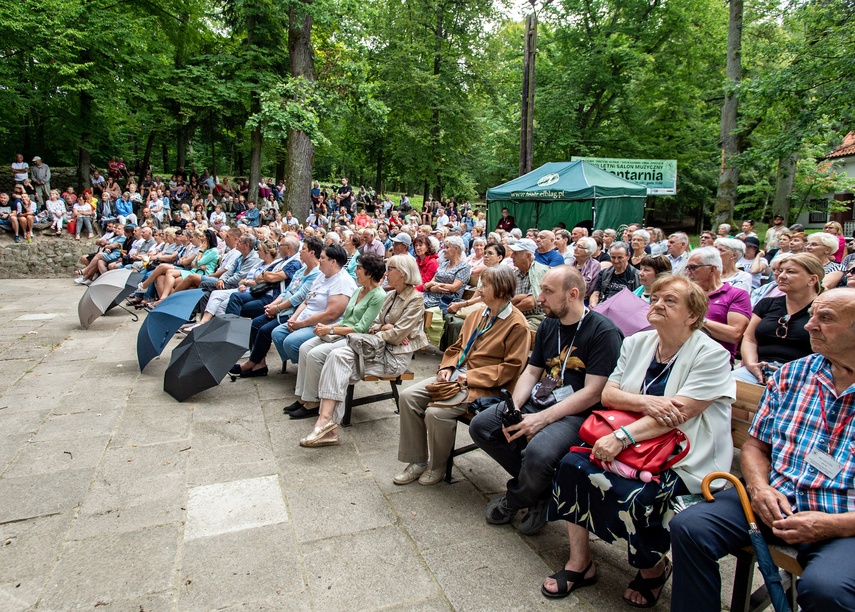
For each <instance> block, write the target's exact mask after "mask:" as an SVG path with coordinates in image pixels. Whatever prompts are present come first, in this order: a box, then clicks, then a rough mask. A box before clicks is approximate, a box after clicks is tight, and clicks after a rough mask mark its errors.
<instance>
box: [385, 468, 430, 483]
mask: <svg viewBox="0 0 855 612" xmlns="http://www.w3.org/2000/svg"><path fill="white" fill-rule="evenodd" d="M425 470H427V466H426V465H418V464H416V463H411V464H409V465H408V466H407V467H405V468H404V471H403V472H401V473H400V474H398V475H397V476H395V477H394V478H393V479H392V482H394V483H395V484H396V485H405V484H410V483H411V482H415V481H416V480H418V479H419V476H421V475H422V474H424V473H425Z"/></svg>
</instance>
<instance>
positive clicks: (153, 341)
mask: <svg viewBox="0 0 855 612" xmlns="http://www.w3.org/2000/svg"><path fill="white" fill-rule="evenodd" d="M203 295H205V292H204V291H202V290H201V289H192V290H190V291H179V292H178V293H173V294H172V295H170V296H168V297H167V298H166V299H164V300H162V301H161V302H160V304H158V305H157V307H156V308H154V309H153V310H152V311H151V312H149V313H148V316H147V317H146V319H145V321H143V324H142V326H140V332H139V334H138V335H137V360H138V361H139V362H140V372H142V371H143V370H144V369H145V367H146V365H148V362H149V361H151V360H152V359H154V358H155V357H157V356H158V355H160V353H161V351H163V348H164V347H165V346H166V344H167V342H169V339H170V338H172V336H174V335H175V332H177V331H178V328H179V327H181V326H182V325H184V324H185V323H187V320H188V319H189V318H190V315H192V314H193V310H194V309H195V308H196V304H198V303H199V300H201V299H202V296H203Z"/></svg>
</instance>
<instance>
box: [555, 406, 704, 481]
mask: <svg viewBox="0 0 855 612" xmlns="http://www.w3.org/2000/svg"><path fill="white" fill-rule="evenodd" d="M643 416H644V415H643V414H641V413H639V412H628V411H626V410H594V411H593V413H591V416H589V417H588V418H587V419H585V422H584V423H582V427H580V428H579V436H580V437H581V438H582V440H583V441H584V442H585V443H586V444H589V445H590V446H594V444H595V443H596V441H597V440H599V439H600V438H602V437H603V436H607V435H611V434H613V433H614V432H615V431H617V430H618V429H620V428H621V427H626V426H627V425H631V424H632V423H635V422H636V421H637V420H638V419H640V418H642V417H643ZM570 451H571V452H574V453H585V454H590V453H591V449H590V448H589V447H585V446H573V447H571V448H570ZM688 453H689V439H688V438H687V437H686V434H684V433H683V432H682V431H680V430H679V429H677V428H674V429H672V430H671V431H669V432H666V433H664V434H662V435H661V436H657V437H655V438H651V439H649V440H642V441H640V442H639V443H638V444H630V445H629V446H628V447H627V448H625V449H624V450H622V451H621V452H620V453H619V454H618V456H617V457H615V459H617V460H618V461H622V462H623V463H625V464H626V465H627V466H629V467H631V468H633V469H635V470H638V471H648V472H650V473H651V474H653V475H656V474H661V473H662V472H664V471H665V470H667V469H669V468H671V467H672V466H674V465H676V464H677V462H679V461H680V460H681V459H683V458H684V457H685V456H686V455H687V454H688ZM595 463H597V464H598V465H599V461H595Z"/></svg>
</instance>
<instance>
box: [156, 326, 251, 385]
mask: <svg viewBox="0 0 855 612" xmlns="http://www.w3.org/2000/svg"><path fill="white" fill-rule="evenodd" d="M251 327H252V320H251V319H247V318H244V317H239V316H237V315H218V316H216V317H214V318H213V319H211V321H210V322H209V323H206V324H205V325H200V326H199V327H195V328H193V329H192V330H190V333H189V334H188V335H187V337H186V338H184V340H182V341H181V344H179V345H178V346H177V347H175V350H174V351H172V357H171V359H170V360H169V367H167V368H166V373H165V374H164V376H163V390H164V391H166V392H167V393H169V395H171V396H172V397H174V398H175V399H177V400H178V401H179V402H183V401H184V400H186V399H187V398H188V397H190V396H192V395H195V394H197V393H199V392H200V391H204V390H205V389H210V388H211V387H216V386H217V385H219V384H220V382H221V381H222V380H223V378H224V377H225V376H226V374H228V372H229V368H231V367H232V366H233V365H234V363H235V361H237V360H238V359H240V356H241V355H243V354H244V352H246V350H247V349H248V348H249V332H250V328H251Z"/></svg>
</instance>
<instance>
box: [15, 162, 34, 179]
mask: <svg viewBox="0 0 855 612" xmlns="http://www.w3.org/2000/svg"><path fill="white" fill-rule="evenodd" d="M12 170H15V180H16V181H17V182H19V183H20V182H21V181H23V180H24V179H26V178H28V177H29V176H30V174H29V172H30V164H28V163H27V162H15V163H13V164H12Z"/></svg>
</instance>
